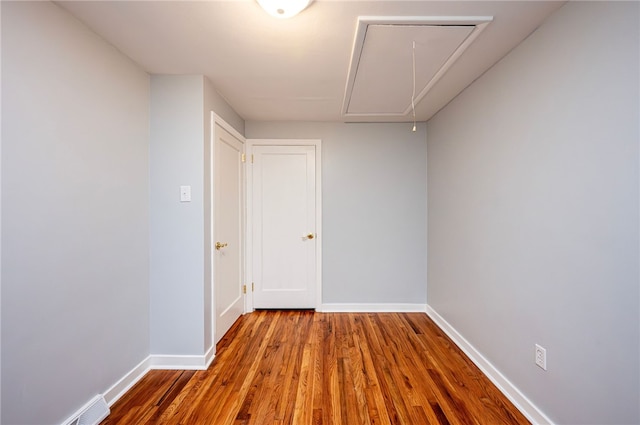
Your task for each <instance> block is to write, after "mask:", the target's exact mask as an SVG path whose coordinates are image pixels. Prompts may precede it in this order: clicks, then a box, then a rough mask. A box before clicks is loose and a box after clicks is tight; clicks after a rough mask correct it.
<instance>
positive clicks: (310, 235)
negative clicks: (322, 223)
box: [306, 233, 316, 239]
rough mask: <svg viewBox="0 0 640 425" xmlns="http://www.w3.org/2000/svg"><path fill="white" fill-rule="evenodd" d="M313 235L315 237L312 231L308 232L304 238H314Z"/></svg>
mask: <svg viewBox="0 0 640 425" xmlns="http://www.w3.org/2000/svg"><path fill="white" fill-rule="evenodd" d="M315 237H316V235H314V234H313V233H309V234H308V235H307V236H306V238H307V239H313V238H315Z"/></svg>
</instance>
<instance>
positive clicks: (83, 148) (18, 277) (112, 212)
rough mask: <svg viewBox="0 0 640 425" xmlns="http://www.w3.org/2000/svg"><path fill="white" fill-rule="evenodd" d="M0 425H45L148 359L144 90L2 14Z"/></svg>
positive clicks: (8, 12)
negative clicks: (0, 377)
mask: <svg viewBox="0 0 640 425" xmlns="http://www.w3.org/2000/svg"><path fill="white" fill-rule="evenodd" d="M2 67H3V68H2V112H3V116H2V119H3V126H2V154H3V155H2V229H3V233H2V256H3V257H2V396H3V399H2V420H1V421H2V423H4V424H12V425H16V424H30V425H33V424H55V423H60V422H62V421H63V420H64V419H65V418H67V417H68V416H69V415H70V414H72V413H73V412H74V411H76V410H77V409H78V408H80V407H81V406H82V405H84V404H85V403H86V402H87V401H88V400H89V399H90V398H91V397H93V396H94V395H96V394H98V393H100V392H103V391H104V390H105V389H106V388H109V387H110V386H111V385H112V384H114V383H115V382H116V381H117V380H118V379H119V378H121V377H122V376H123V375H124V374H125V373H127V372H128V371H129V370H130V369H131V368H133V367H134V366H135V365H136V364H138V363H139V362H140V361H142V360H143V359H144V358H145V357H147V355H148V353H149V242H148V240H149V239H148V238H149V232H148V209H149V205H148V204H149V203H148V194H149V192H148V184H149V178H148V172H149V162H148V146H149V145H148V137H149V134H148V122H149V121H148V118H149V115H148V110H149V77H148V75H147V74H146V73H144V72H143V71H142V70H140V69H139V68H138V67H137V66H136V65H135V64H134V63H132V62H131V61H129V60H128V59H127V58H125V57H124V56H122V54H120V53H119V52H118V51H117V50H116V49H115V48H113V47H111V46H110V45H108V44H106V43H105V42H104V41H103V40H101V39H100V38H99V37H97V36H96V35H95V34H94V33H92V32H91V31H90V30H88V29H87V28H86V27H85V26H83V25H82V24H80V23H79V22H78V21H77V20H75V18H73V17H71V16H70V15H69V14H68V13H67V12H65V11H63V10H61V9H60V8H58V7H57V6H56V5H54V4H53V3H49V2H17V3H12V2H3V4H2Z"/></svg>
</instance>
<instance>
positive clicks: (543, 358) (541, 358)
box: [536, 344, 547, 370]
mask: <svg viewBox="0 0 640 425" xmlns="http://www.w3.org/2000/svg"><path fill="white" fill-rule="evenodd" d="M536 364H537V365H538V366H540V367H541V368H542V369H544V370H547V350H545V349H544V348H543V347H541V346H539V345H538V344H536Z"/></svg>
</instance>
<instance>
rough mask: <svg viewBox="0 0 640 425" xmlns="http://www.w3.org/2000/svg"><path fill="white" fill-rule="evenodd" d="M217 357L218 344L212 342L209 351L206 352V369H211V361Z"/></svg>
mask: <svg viewBox="0 0 640 425" xmlns="http://www.w3.org/2000/svg"><path fill="white" fill-rule="evenodd" d="M215 357H216V345H215V344H212V345H211V347H209V349H208V350H207V352H206V353H205V354H204V368H205V369H209V366H211V363H212V362H213V359H215Z"/></svg>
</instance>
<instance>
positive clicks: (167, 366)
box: [149, 349, 214, 370]
mask: <svg viewBox="0 0 640 425" xmlns="http://www.w3.org/2000/svg"><path fill="white" fill-rule="evenodd" d="M209 351H211V349H210V350H209ZM209 355H210V356H211V358H210V359H207V357H208V356H209ZM213 357H214V356H213V353H211V354H209V353H207V354H206V355H203V356H188V355H175V356H171V355H159V354H152V355H151V356H149V358H150V360H151V369H161V370H205V369H206V368H207V367H209V364H210V362H211V361H213Z"/></svg>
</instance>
